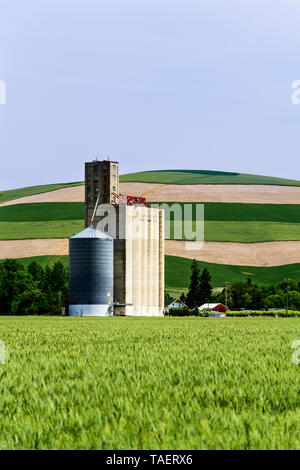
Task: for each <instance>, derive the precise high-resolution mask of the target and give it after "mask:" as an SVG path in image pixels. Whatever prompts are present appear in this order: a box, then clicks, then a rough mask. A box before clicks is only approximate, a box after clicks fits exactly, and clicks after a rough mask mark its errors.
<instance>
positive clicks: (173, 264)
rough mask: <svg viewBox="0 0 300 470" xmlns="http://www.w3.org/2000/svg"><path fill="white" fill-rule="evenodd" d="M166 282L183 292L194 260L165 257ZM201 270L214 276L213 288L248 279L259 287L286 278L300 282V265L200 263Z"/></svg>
mask: <svg viewBox="0 0 300 470" xmlns="http://www.w3.org/2000/svg"><path fill="white" fill-rule="evenodd" d="M165 260H166V264H165V272H166V274H165V280H166V286H167V287H169V288H172V289H176V290H179V291H180V290H181V288H182V287H188V286H189V284H190V276H191V270H190V266H191V264H192V260H190V259H187V258H180V257H177V256H166V257H165ZM199 266H200V269H201V270H203V269H204V268H207V269H208V270H209V272H210V274H211V276H212V285H213V287H221V286H224V282H225V281H229V282H230V283H232V284H233V283H235V282H239V281H243V282H246V281H247V279H248V278H250V279H251V280H252V282H253V283H255V284H259V285H265V286H267V285H271V284H277V283H279V282H282V280H283V279H284V278H286V277H288V278H290V279H293V280H295V281H300V264H299V263H298V264H297V263H295V264H287V265H285V266H272V267H270V268H261V267H255V266H232V265H229V264H214V263H206V262H204V261H199Z"/></svg>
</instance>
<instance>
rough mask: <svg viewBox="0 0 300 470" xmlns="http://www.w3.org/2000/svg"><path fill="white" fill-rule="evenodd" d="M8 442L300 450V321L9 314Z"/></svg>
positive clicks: (1, 439)
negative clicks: (297, 361) (297, 355)
mask: <svg viewBox="0 0 300 470" xmlns="http://www.w3.org/2000/svg"><path fill="white" fill-rule="evenodd" d="M0 338H1V340H2V341H4V342H5V345H6V351H7V354H6V355H7V360H6V364H3V365H0V393H1V402H0V413H1V420H0V449H116V450H121V449H151V450H153V449H155V450H156V449H175V450H179V449H188V450H189V449H299V448H300V439H299V419H300V411H299V407H300V395H299V366H296V365H294V364H293V363H292V360H291V358H292V352H293V350H292V348H291V343H292V342H293V341H294V340H297V339H299V338H300V322H299V320H297V319H267V318H260V319H253V318H249V319H247V318H246V319H235V318H233V319H201V318H188V319H187V318H182V319H181V318H116V317H115V318H106V319H101V318H55V317H44V318H43V317H19V318H18V317H2V318H0Z"/></svg>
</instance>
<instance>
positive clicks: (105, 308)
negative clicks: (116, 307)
mask: <svg viewBox="0 0 300 470" xmlns="http://www.w3.org/2000/svg"><path fill="white" fill-rule="evenodd" d="M69 255H70V258H69V285H70V294H69V303H70V307H69V314H70V316H108V315H112V314H113V282H114V281H113V266H114V252H113V239H112V238H111V237H109V236H108V235H107V234H105V233H103V232H100V231H99V230H97V229H96V228H95V227H89V228H86V229H85V230H83V231H82V232H79V233H77V234H76V235H74V236H73V237H72V238H70V240H69Z"/></svg>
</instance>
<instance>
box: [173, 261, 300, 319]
mask: <svg viewBox="0 0 300 470" xmlns="http://www.w3.org/2000/svg"><path fill="white" fill-rule="evenodd" d="M173 300H174V299H173ZM180 300H182V301H183V302H184V303H185V304H186V305H187V306H188V307H189V309H191V310H193V309H195V308H197V307H200V306H201V305H203V304H205V303H208V302H211V303H214V302H215V303H222V304H223V305H226V306H227V307H228V308H229V309H230V310H240V309H247V310H265V309H269V308H279V309H285V308H286V304H287V302H288V306H289V308H290V309H291V310H300V282H299V281H294V280H289V282H288V286H287V283H286V281H285V280H283V281H282V282H280V283H278V284H276V285H269V286H261V285H258V284H255V283H253V282H252V280H251V279H250V278H248V280H247V281H246V282H236V283H233V284H231V285H229V286H228V288H227V289H226V288H225V287H224V289H218V290H215V291H214V290H213V287H212V283H211V275H210V273H209V271H208V269H207V268H204V269H203V271H202V272H201V269H200V266H199V262H198V261H196V260H193V262H192V265H191V281H190V285H189V289H188V293H187V294H186V295H185V294H184V293H182V295H181V296H180ZM171 301H172V298H171V297H170V296H169V297H167V298H166V302H168V304H170V303H171Z"/></svg>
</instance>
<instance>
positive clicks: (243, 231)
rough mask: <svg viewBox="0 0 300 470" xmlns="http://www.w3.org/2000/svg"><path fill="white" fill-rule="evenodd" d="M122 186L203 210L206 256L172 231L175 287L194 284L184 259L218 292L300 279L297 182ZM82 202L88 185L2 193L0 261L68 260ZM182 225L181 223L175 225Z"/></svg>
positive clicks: (206, 177)
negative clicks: (245, 283) (247, 283)
mask: <svg viewBox="0 0 300 470" xmlns="http://www.w3.org/2000/svg"><path fill="white" fill-rule="evenodd" d="M120 180H121V184H120V191H121V193H123V194H136V195H143V196H145V197H146V198H147V200H148V201H149V202H155V201H160V202H167V203H168V204H172V201H173V202H180V203H182V204H183V203H185V202H187V203H190V202H192V203H196V202H197V203H204V205H205V240H206V243H205V249H204V250H203V251H200V252H193V251H191V252H190V253H188V252H186V251H185V250H184V241H175V240H174V241H172V239H173V238H174V234H173V235H172V228H171V237H170V238H171V240H170V241H168V242H166V255H167V256H166V279H167V285H168V286H169V287H170V288H171V287H172V288H177V287H180V288H183V287H184V286H186V283H187V282H188V278H189V265H190V259H186V258H184V256H186V257H187V258H191V257H193V256H195V257H196V258H197V259H199V260H200V261H201V259H202V261H203V263H204V265H207V266H208V267H209V268H210V270H211V271H212V273H214V285H219V286H220V285H222V282H223V281H222V279H224V277H227V278H228V277H231V278H232V279H238V280H239V279H244V278H245V276H248V275H250V274H249V273H252V274H251V275H253V279H254V280H256V281H257V282H259V283H269V282H273V281H274V279H275V278H276V276H277V278H278V279H279V278H281V276H284V275H285V274H284V273H287V275H289V276H291V277H292V276H294V277H293V278H295V276H298V272H299V265H298V264H297V263H298V262H299V261H300V256H298V252H299V253H300V182H299V181H294V180H287V179H283V178H274V177H266V176H259V175H258V176H257V175H246V174H240V173H229V172H215V171H201V170H168V171H164V170H162V171H148V172H140V173H133V174H129V175H122V176H121V178H120ZM83 200H84V187H83V186H82V182H75V183H65V184H57V185H45V186H34V187H30V188H21V189H16V190H11V191H3V192H1V194H0V258H3V257H7V256H9V257H20V256H21V257H22V258H23V260H24V262H26V260H27V261H29V257H32V256H35V249H34V247H35V246H36V247H37V250H36V254H39V255H45V257H44V256H42V258H43V259H44V260H45V259H47V260H48V261H49V259H50V258H49V257H47V255H48V254H50V253H51V255H67V243H66V238H67V237H69V236H71V235H73V234H74V233H75V232H78V231H80V230H81V229H82V228H83V215H84V203H83ZM193 205H194V204H193ZM192 219H194V217H193V218H192ZM177 223H178V222H177V221H176V219H175V220H174V221H172V222H171V225H172V226H174V225H175V226H176V224H177ZM188 223H190V224H195V220H190V221H189V222H188ZM18 240H20V243H18ZM265 242H271V243H265ZM298 245H299V246H298ZM50 247H51V249H50ZM264 247H266V250H264ZM1 251H2V256H1ZM218 253H219V254H220V257H219V258H218V255H217V254H218ZM221 253H222V256H221ZM223 254H226V256H225V257H224V256H223ZM262 254H263V256H262ZM3 255H4V256H3ZM16 255H17V256H16ZM169 255H172V256H169ZM260 257H261V258H260ZM42 258H40V259H42ZM51 259H55V258H52V257H51ZM65 259H67V258H65ZM216 259H217V260H218V259H220V263H219V261H218V263H216V262H215V261H216ZM225 260H226V262H225ZM249 260H250V261H251V262H250V263H249ZM222 263H223V264H222ZM252 263H253V264H252ZM287 263H291V264H287ZM249 264H250V267H249ZM253 265H255V267H253ZM251 266H252V267H251ZM264 266H273V267H267V268H266V267H264ZM268 270H269V271H268ZM247 273H248V274H247ZM275 273H276V275H275ZM299 277H300V275H299Z"/></svg>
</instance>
